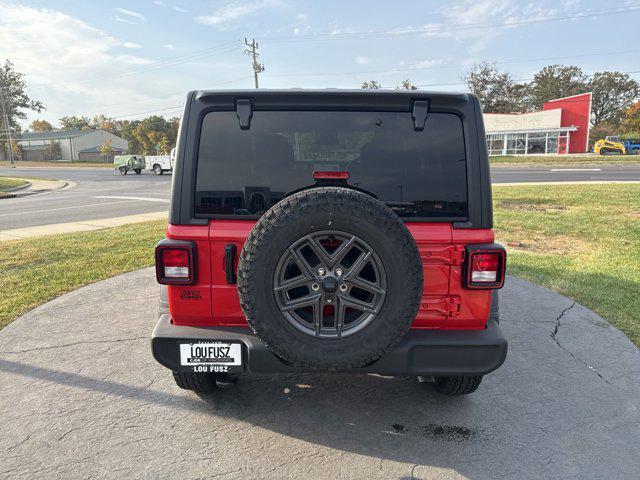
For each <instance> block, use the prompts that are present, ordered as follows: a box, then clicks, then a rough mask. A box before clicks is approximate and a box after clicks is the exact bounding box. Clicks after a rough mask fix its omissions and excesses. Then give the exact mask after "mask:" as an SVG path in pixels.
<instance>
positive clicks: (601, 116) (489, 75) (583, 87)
mask: <svg viewBox="0 0 640 480" xmlns="http://www.w3.org/2000/svg"><path fill="white" fill-rule="evenodd" d="M461 81H462V82H463V84H465V85H466V86H467V88H468V89H469V91H471V92H472V93H474V94H475V95H477V96H478V98H479V99H480V104H481V105H482V110H483V111H484V112H485V113H526V112H534V111H538V110H541V109H542V105H543V104H544V103H545V102H548V101H549V100H553V99H556V98H562V97H569V96H572V95H578V94H580V93H588V92H591V93H592V101H591V124H592V126H593V130H592V134H591V137H592V138H596V137H598V138H600V137H603V136H605V135H613V134H619V133H622V134H627V135H631V136H636V137H640V121H639V120H640V119H639V118H638V117H639V116H640V101H639V100H640V85H639V84H638V82H637V81H635V80H634V79H632V78H631V77H630V76H629V75H628V74H627V73H623V72H616V71H603V72H596V73H594V74H593V75H586V74H585V73H584V72H583V71H582V69H581V68H580V67H578V66H575V65H548V66H546V67H544V68H542V69H541V70H540V71H538V72H537V73H536V74H535V75H534V76H533V78H532V79H531V80H530V81H521V80H517V79H516V78H514V76H513V75H512V74H510V73H509V72H503V71H500V70H498V68H496V64H495V63H489V62H481V63H478V64H475V65H473V66H472V67H471V68H469V69H468V70H467V71H466V72H464V74H463V75H462V77H461ZM361 88H363V89H378V88H382V87H381V85H380V83H379V82H378V81H376V80H370V81H366V82H364V83H363V84H362V86H361ZM417 88H418V87H417V86H416V85H415V84H413V83H412V82H411V81H410V80H405V81H403V82H402V83H401V84H400V85H398V86H397V87H396V89H404V90H416V89H417Z"/></svg>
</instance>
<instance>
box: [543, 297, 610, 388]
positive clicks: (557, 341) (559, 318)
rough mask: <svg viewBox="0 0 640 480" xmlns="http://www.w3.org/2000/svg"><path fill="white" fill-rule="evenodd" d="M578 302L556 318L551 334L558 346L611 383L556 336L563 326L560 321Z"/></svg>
mask: <svg viewBox="0 0 640 480" xmlns="http://www.w3.org/2000/svg"><path fill="white" fill-rule="evenodd" d="M577 304H578V302H573V303H572V304H571V305H569V306H568V307H567V308H565V309H563V310H562V311H561V312H560V314H559V315H558V317H557V318H556V321H555V324H556V326H555V327H554V329H553V331H552V332H551V333H550V335H551V339H552V340H553V341H554V342H555V343H556V345H557V346H558V347H560V348H561V349H562V350H564V351H565V352H567V353H568V354H569V355H571V357H573V358H574V359H575V360H577V361H578V362H579V363H581V364H582V365H584V366H585V367H587V368H588V369H589V370H591V371H592V372H593V373H595V374H596V375H597V376H598V377H600V378H601V379H602V380H603V381H604V382H605V383H607V384H608V385H611V382H609V380H607V379H606V378H604V377H603V376H602V375H601V374H600V372H598V371H597V370H596V369H595V368H593V367H592V366H591V365H589V364H588V363H586V362H585V361H584V360H582V359H580V358H578V357H577V356H576V355H574V354H573V353H572V352H570V351H569V350H567V349H566V348H565V347H564V346H562V345H561V344H560V341H559V340H558V339H557V338H556V336H557V335H558V330H559V329H560V327H561V325H562V324H561V323H560V321H561V320H562V318H563V317H564V316H565V315H566V313H567V312H568V311H569V310H571V309H572V308H573V307H575V306H576V305H577Z"/></svg>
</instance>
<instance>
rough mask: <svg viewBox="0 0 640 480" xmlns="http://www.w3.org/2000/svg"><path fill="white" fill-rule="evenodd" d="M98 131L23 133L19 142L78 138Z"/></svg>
mask: <svg viewBox="0 0 640 480" xmlns="http://www.w3.org/2000/svg"><path fill="white" fill-rule="evenodd" d="M96 131H97V130H54V131H53V132H23V133H22V134H20V135H21V137H22V138H20V139H19V140H60V139H62V138H76V137H81V136H82V135H87V134H89V133H93V132H96Z"/></svg>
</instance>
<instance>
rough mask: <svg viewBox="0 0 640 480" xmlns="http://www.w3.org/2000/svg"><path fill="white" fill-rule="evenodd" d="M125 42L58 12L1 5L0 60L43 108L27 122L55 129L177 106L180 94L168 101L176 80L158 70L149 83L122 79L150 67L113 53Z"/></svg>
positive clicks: (141, 77)
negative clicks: (64, 122)
mask: <svg viewBox="0 0 640 480" xmlns="http://www.w3.org/2000/svg"><path fill="white" fill-rule="evenodd" d="M34 39H37V41H35V40H34ZM125 43H127V42H123V41H121V40H118V39H117V38H115V37H114V36H112V35H110V34H108V33H107V32H105V31H103V30H100V29H98V28H95V27H93V26H91V25H89V24H87V23H86V22H83V21H82V20H79V19H77V18H74V17H72V16H70V15H67V14H65V13H62V12H60V11H56V10H51V9H37V8H31V7H27V6H19V5H3V4H0V58H9V59H10V60H11V61H12V62H13V63H14V65H15V69H16V71H18V72H20V73H23V74H24V75H25V76H24V79H25V81H26V84H27V91H28V92H29V95H30V96H31V97H32V98H34V99H37V100H41V101H42V102H43V103H44V104H45V106H46V107H47V110H46V111H44V112H43V113H42V114H39V115H37V114H35V113H32V112H27V113H28V115H29V118H28V119H27V121H26V122H27V123H28V122H29V121H31V120H33V119H34V118H35V117H36V116H37V117H39V118H44V119H46V120H47V121H49V122H51V123H53V124H54V125H55V124H57V121H58V118H59V117H61V116H64V115H89V116H91V115H94V114H97V113H106V114H111V115H118V114H126V113H132V112H138V111H140V112H144V111H148V110H154V109H159V108H163V107H167V106H173V105H179V104H180V102H181V101H182V100H181V99H182V97H183V95H182V94H179V95H173V96H171V97H169V99H168V98H167V97H168V95H167V92H172V93H176V88H175V78H165V76H163V75H159V74H158V72H159V71H157V70H153V71H151V72H150V73H149V74H148V75H149V76H151V77H152V78H153V82H151V81H148V79H145V77H144V75H147V74H146V73H140V74H137V75H121V74H123V73H134V72H136V70H140V69H144V67H143V66H144V65H148V64H150V63H152V60H150V59H148V58H142V57H141V56H134V55H120V54H118V53H117V52H118V50H119V49H121V48H123V47H125ZM129 43H132V42H129ZM125 48H126V47H125ZM51 52H55V55H52V53H51ZM147 68H148V67H147Z"/></svg>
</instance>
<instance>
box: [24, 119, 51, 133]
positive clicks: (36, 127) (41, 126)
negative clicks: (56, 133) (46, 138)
mask: <svg viewBox="0 0 640 480" xmlns="http://www.w3.org/2000/svg"><path fill="white" fill-rule="evenodd" d="M29 130H31V131H32V132H50V131H52V130H53V126H52V125H51V124H50V123H49V122H47V121H46V120H34V121H33V122H31V124H30V125H29Z"/></svg>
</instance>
